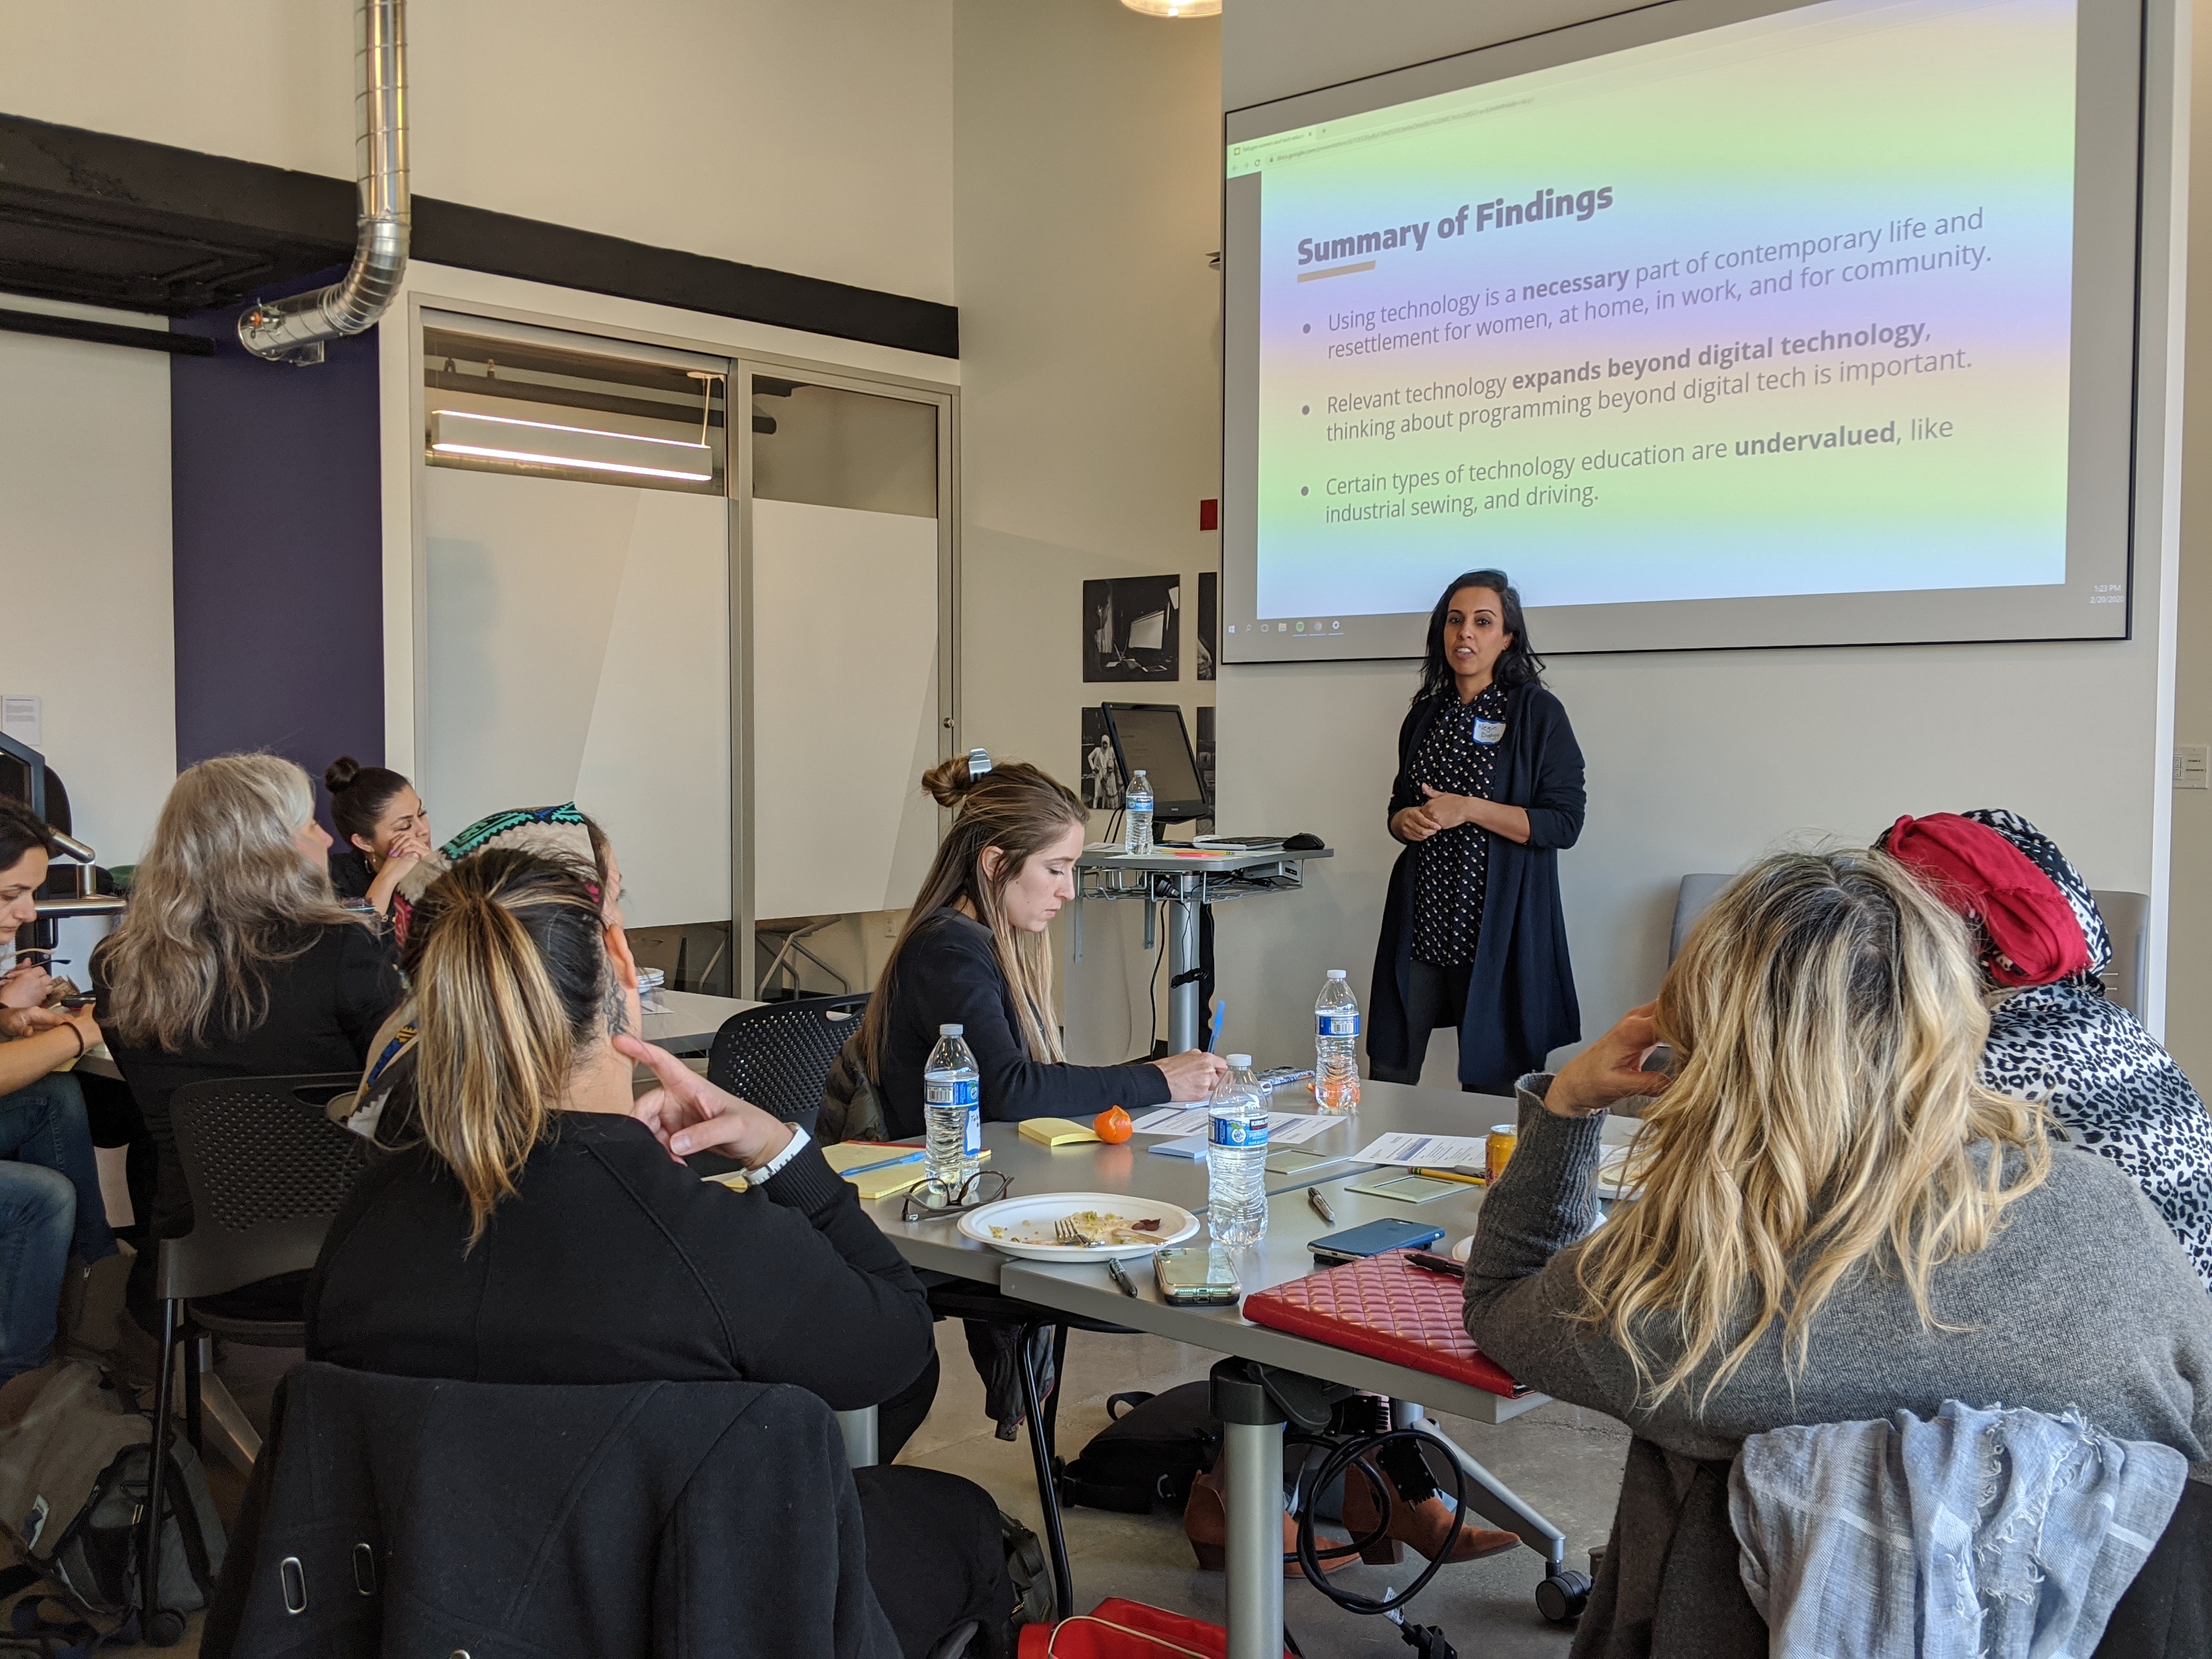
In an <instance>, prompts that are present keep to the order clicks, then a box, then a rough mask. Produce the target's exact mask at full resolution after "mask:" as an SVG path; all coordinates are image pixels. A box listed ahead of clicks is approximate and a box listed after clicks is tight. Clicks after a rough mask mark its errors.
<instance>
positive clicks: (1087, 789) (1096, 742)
mask: <svg viewBox="0 0 2212 1659" xmlns="http://www.w3.org/2000/svg"><path fill="white" fill-rule="evenodd" d="M1076 771H1077V772H1078V773H1079V775H1081V777H1082V779H1083V791H1082V793H1083V804H1084V805H1085V806H1087V807H1089V808H1090V809H1091V811H1094V812H1118V811H1121V763H1120V762H1119V761H1117V760H1115V758H1114V739H1113V738H1111V737H1110V736H1109V735H1108V733H1107V731H1106V711H1105V710H1104V709H1103V708H1086V709H1085V710H1084V711H1083V758H1082V759H1081V760H1080V761H1079V762H1077V763H1076Z"/></svg>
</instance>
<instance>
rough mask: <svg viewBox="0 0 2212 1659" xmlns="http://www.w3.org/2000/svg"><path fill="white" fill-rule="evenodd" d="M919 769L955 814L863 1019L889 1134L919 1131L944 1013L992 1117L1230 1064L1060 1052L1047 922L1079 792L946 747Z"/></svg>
mask: <svg viewBox="0 0 2212 1659" xmlns="http://www.w3.org/2000/svg"><path fill="white" fill-rule="evenodd" d="M921 782H922V787H923V788H924V789H926V790H927V791H928V792H929V793H930V795H931V796H932V797H933V799H935V800H936V802H937V804H938V805H939V806H944V807H948V808H950V809H951V811H952V813H953V819H952V827H951V829H949V830H947V831H946V832H945V839H944V840H943V841H942V842H940V843H939V846H938V848H937V858H936V861H935V862H934V863H933V864H932V865H931V866H929V874H928V875H927V877H925V878H923V880H922V884H921V892H920V894H918V895H917V896H916V897H915V902H914V909H913V911H912V912H911V913H910V914H909V915H908V917H907V922H906V926H905V927H904V928H903V929H902V930H901V932H900V933H899V937H898V942H897V943H896V944H895V945H892V947H891V954H890V960H889V961H888V962H886V963H884V971H883V974H882V975H881V977H879V978H878V980H877V981H876V994H875V995H874V996H873V997H872V998H871V999H870V1000H869V1002H868V1012H867V1015H866V1018H865V1019H864V1020H863V1021H862V1023H861V1026H860V1053H861V1056H862V1058H863V1059H864V1060H865V1061H866V1066H867V1068H868V1073H869V1075H870V1077H871V1078H872V1079H873V1081H874V1083H875V1085H876V1088H877V1091H878V1095H879V1096H880V1097H881V1098H882V1101H883V1108H884V1117H885V1119H886V1120H887V1121H888V1123H889V1127H890V1133H891V1134H893V1135H894V1136H907V1135H918V1134H920V1133H922V1121H921V1073H922V1067H923V1066H925V1065H926V1064H927V1061H928V1059H929V1054H930V1050H931V1049H933V1048H935V1047H936V1046H937V1035H938V1032H937V1028H938V1027H939V1026H940V1025H948V1024H957V1025H961V1026H963V1027H964V1028H966V1029H965V1032H964V1035H965V1036H966V1039H967V1043H968V1047H969V1049H970V1050H971V1051H972V1052H973V1053H974V1054H975V1066H976V1069H977V1070H978V1071H979V1072H980V1073H981V1080H982V1093H983V1115H984V1116H985V1117H987V1118H991V1119H994V1120H1011V1119H1018V1118H1025V1117H1043V1116H1066V1117H1072V1118H1075V1119H1078V1120H1079V1121H1080V1120H1084V1119H1087V1118H1090V1117H1091V1116H1093V1115H1096V1114H1097V1113H1099V1112H1101V1111H1103V1110H1104V1109H1106V1108H1107V1107H1109V1106H1115V1105H1118V1106H1122V1107H1126V1108H1127V1109H1129V1110H1131V1111H1135V1110H1136V1109H1139V1108H1140V1107H1146V1106H1158V1105H1161V1104H1163V1103H1166V1102H1168V1101H1199V1100H1204V1099H1205V1098H1206V1096H1207V1095H1208V1094H1209V1093H1210V1092H1211V1091H1212V1088H1213V1085H1214V1082H1215V1080H1216V1079H1218V1078H1219V1077H1220V1076H1221V1074H1222V1073H1223V1072H1224V1071H1225V1069H1226V1067H1225V1066H1224V1064H1223V1062H1222V1061H1221V1060H1220V1059H1219V1058H1218V1056H1216V1055H1213V1054H1206V1053H1203V1052H1201V1051H1200V1050H1198V1049H1192V1050H1191V1051H1189V1052H1188V1053H1187V1054H1170V1055H1169V1056H1167V1057H1166V1058H1165V1059H1164V1060H1151V1061H1146V1062H1141V1063H1139V1064H1137V1065H1133V1066H1071V1065H1069V1064H1068V1063H1067V1052H1066V1048H1063V1047H1062V1046H1061V1043H1060V1016H1059V1013H1058V1012H1057V1011H1056V1010H1055V1009H1054V1006H1053V994H1052V948H1051V945H1050V944H1049V942H1048V940H1047V939H1046V929H1047V928H1048V927H1050V926H1051V923H1052V919H1053V918H1054V916H1056V915H1059V914H1060V907H1061V906H1062V905H1064V904H1066V903H1069V902H1072V901H1073V899H1074V897H1075V860H1076V859H1077V857H1078V856H1079V854H1081V853H1082V851H1083V835H1084V829H1085V815H1084V811H1083V803H1082V802H1081V801H1079V799H1076V797H1075V795H1074V794H1073V793H1072V792H1071V791H1070V790H1069V789H1068V788H1067V787H1066V785H1064V784H1061V783H1059V782H1056V781H1054V780H1053V779H1052V778H1051V777H1048V775H1046V774H1045V773H1043V772H1042V771H1041V770H1039V769H1037V768H1036V767H1034V766H1031V765H1029V764H1028V763H1025V762H1021V761H1010V762H1007V763H1003V764H999V765H990V764H988V763H986V765H985V767H984V768H983V769H977V768H975V767H973V766H971V765H970V763H969V760H968V759H966V758H964V757H963V758H959V759H955V760H949V761H945V762H944V763H942V764H940V765H938V766H935V767H933V768H931V769H930V770H929V771H928V772H927V773H926V774H924V775H923V777H922V781H921Z"/></svg>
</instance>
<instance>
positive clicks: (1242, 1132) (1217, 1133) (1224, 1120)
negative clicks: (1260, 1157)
mask: <svg viewBox="0 0 2212 1659" xmlns="http://www.w3.org/2000/svg"><path fill="white" fill-rule="evenodd" d="M1211 1139H1212V1142H1213V1144H1214V1145H1215V1146H1266V1145H1267V1119H1266V1118H1264V1117H1261V1118H1251V1119H1245V1118H1241V1117H1217V1118H1215V1119H1214V1120H1213V1133H1212V1137H1211Z"/></svg>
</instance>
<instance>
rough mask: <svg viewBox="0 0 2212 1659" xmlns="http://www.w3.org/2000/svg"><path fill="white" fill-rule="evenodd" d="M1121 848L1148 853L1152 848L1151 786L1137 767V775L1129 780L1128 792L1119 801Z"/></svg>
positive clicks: (1129, 851) (1125, 850)
mask: <svg viewBox="0 0 2212 1659" xmlns="http://www.w3.org/2000/svg"><path fill="white" fill-rule="evenodd" d="M1121 805H1122V817H1121V850H1122V851H1123V852H1125V853H1149V852H1151V851H1152V783H1151V781H1150V780H1148V779H1147V778H1146V776H1145V774H1144V771H1143V769H1141V768H1139V769H1138V772H1137V775H1136V776H1134V777H1133V778H1131V779H1130V780H1129V793H1128V795H1127V798H1125V799H1123V801H1122V803H1121Z"/></svg>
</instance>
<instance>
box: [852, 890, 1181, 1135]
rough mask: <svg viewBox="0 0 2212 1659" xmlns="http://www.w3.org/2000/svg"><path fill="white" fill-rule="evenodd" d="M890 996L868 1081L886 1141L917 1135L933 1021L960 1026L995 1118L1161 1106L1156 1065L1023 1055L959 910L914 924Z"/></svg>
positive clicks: (997, 979) (995, 964) (998, 988)
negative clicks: (1069, 1062)
mask: <svg viewBox="0 0 2212 1659" xmlns="http://www.w3.org/2000/svg"><path fill="white" fill-rule="evenodd" d="M880 994H881V993H878V995H880ZM890 998H891V1003H890V1010H889V1012H888V1016H887V1018H888V1024H886V1026H885V1028H884V1061H883V1066H882V1068H881V1075H880V1076H878V1078H877V1079H875V1082H876V1087H877V1091H878V1094H879V1095H880V1096H881V1097H882V1100H883V1104H884V1118H885V1120H886V1121H888V1123H889V1125H890V1133H891V1134H892V1135H893V1136H894V1137H905V1136H910V1135H918V1134H920V1133H921V1132H922V1127H921V1073H922V1068H923V1067H924V1066H927V1065H928V1064H929V1054H930V1050H932V1049H933V1048H936V1047H937V1028H938V1027H939V1026H940V1025H963V1026H965V1027H966V1028H967V1030H966V1031H965V1032H964V1033H963V1036H964V1039H965V1041H966V1042H967V1044H968V1048H969V1052H970V1053H972V1054H974V1055H975V1069H976V1071H977V1072H978V1073H980V1074H981V1085H982V1093H983V1115H984V1116H985V1117H986V1118H988V1119H991V1120H993V1121H999V1122H1006V1121H1013V1120H1016V1119H1019V1118H1025V1117H1070V1118H1073V1119H1075V1120H1076V1121H1078V1122H1083V1121H1087V1120H1089V1119H1091V1118H1093V1117H1096V1116H1097V1115H1098V1114H1099V1113H1101V1112H1103V1111H1104V1110H1105V1109H1107V1108H1108V1107H1109V1106H1121V1107H1123V1108H1125V1109H1127V1110H1128V1111H1131V1112H1134V1111H1136V1110H1137V1109H1139V1108H1140V1107H1146V1106H1162V1105H1165V1104H1166V1103H1167V1099H1168V1079H1167V1074H1166V1073H1164V1072H1162V1071H1161V1070H1160V1068H1159V1067H1158V1066H1149V1065H1145V1064H1143V1063H1141V1062H1140V1063H1139V1064H1137V1065H1134V1066H1063V1065H1054V1064H1052V1063H1050V1062H1048V1061H1045V1060H1031V1059H1030V1052H1029V1048H1028V1047H1027V1046H1026V1045H1025V1044H1024V1042H1022V1028H1021V1023H1020V1020H1019V1018H1018V1017H1017V1015H1016V1014H1015V1012H1014V996H1013V992H1012V989H1011V988H1010V987H1008V986H1007V984H1006V975H1005V974H1004V973H1003V972H1001V971H1000V968H999V957H998V952H997V951H996V950H995V949H994V945H993V943H992V939H991V930H990V929H989V928H987V927H985V926H984V925H983V924H982V923H981V922H980V921H975V919H974V918H973V917H971V916H965V915H961V913H960V912H959V911H957V910H954V909H950V908H947V909H940V910H934V911H932V912H931V913H930V914H929V915H927V916H925V917H923V918H922V919H921V921H920V922H918V923H917V924H916V925H915V930H914V932H913V933H912V934H910V935H909V936H908V939H907V941H906V945H905V947H904V948H903V949H902V950H901V951H900V952H899V955H898V972H897V975H896V978H895V979H894V980H893V981H892V985H891V992H890Z"/></svg>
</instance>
